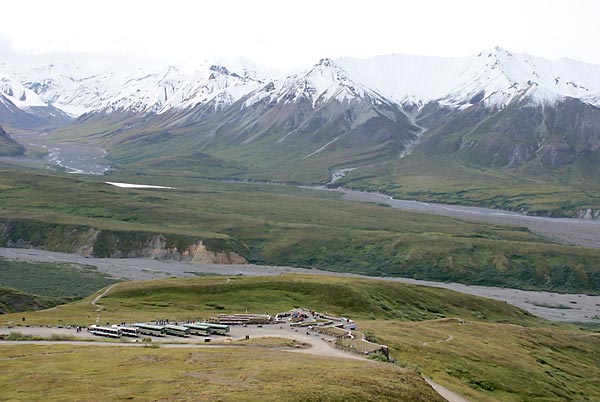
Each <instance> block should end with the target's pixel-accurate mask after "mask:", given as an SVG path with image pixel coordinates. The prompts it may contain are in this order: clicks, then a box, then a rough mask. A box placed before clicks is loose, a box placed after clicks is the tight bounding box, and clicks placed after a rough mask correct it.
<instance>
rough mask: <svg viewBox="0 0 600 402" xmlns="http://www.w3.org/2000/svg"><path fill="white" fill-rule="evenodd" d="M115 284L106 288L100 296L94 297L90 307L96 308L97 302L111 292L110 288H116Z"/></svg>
mask: <svg viewBox="0 0 600 402" xmlns="http://www.w3.org/2000/svg"><path fill="white" fill-rule="evenodd" d="M117 285H118V284H117V283H114V284H112V285H110V286H109V287H108V288H106V290H105V291H104V292H102V293H101V294H99V295H98V296H96V297H95V298H94V300H92V302H91V303H90V304H91V305H92V306H96V303H98V300H100V299H102V298H103V297H104V296H106V295H107V294H108V292H110V291H111V290H112V288H114V287H115V286H117ZM101 309H102V307H99V308H98V310H96V311H99V310H101Z"/></svg>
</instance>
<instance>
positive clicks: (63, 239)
mask: <svg viewBox="0 0 600 402" xmlns="http://www.w3.org/2000/svg"><path fill="white" fill-rule="evenodd" d="M0 247H19V248H40V249H45V250H50V251H61V252H67V253H77V254H80V255H84V256H88V257H104V258H105V257H112V258H155V259H159V260H175V261H186V262H190V263H197V264H246V263H248V261H247V260H246V259H245V258H244V257H243V256H242V254H243V252H244V251H245V248H244V247H243V246H241V245H239V244H238V243H237V242H235V241H232V240H230V239H212V238H210V239H198V238H197V237H193V236H185V235H175V234H166V235H165V234H161V233H149V232H129V231H112V230H103V229H98V228H93V227H90V226H85V225H69V224H59V223H49V222H39V221H33V220H25V219H23V220H20V219H3V220H0Z"/></svg>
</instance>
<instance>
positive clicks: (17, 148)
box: [0, 126, 25, 156]
mask: <svg viewBox="0 0 600 402" xmlns="http://www.w3.org/2000/svg"><path fill="white" fill-rule="evenodd" d="M24 152H25V148H23V147H22V146H21V144H19V143H18V142H16V141H15V140H13V139H12V137H11V136H10V135H8V133H7V132H6V131H4V129H3V128H2V126H0V156H15V155H22V154H23V153H24Z"/></svg>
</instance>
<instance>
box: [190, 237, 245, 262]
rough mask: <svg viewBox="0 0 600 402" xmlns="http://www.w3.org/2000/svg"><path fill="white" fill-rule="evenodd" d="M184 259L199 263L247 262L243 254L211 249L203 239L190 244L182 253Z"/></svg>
mask: <svg viewBox="0 0 600 402" xmlns="http://www.w3.org/2000/svg"><path fill="white" fill-rule="evenodd" d="M181 257H182V260H184V261H189V262H192V263H199V264H247V263H248V261H247V260H246V259H245V258H244V257H242V256H241V255H239V254H237V253H233V252H223V251H210V250H207V249H206V246H205V245H204V244H203V243H202V240H200V241H198V242H196V243H194V244H193V245H191V246H189V247H188V248H187V249H186V250H185V251H184V252H182V253H181Z"/></svg>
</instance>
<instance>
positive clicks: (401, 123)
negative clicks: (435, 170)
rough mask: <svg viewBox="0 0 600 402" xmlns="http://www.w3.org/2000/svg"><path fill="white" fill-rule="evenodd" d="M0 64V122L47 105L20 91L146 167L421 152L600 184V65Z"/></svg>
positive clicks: (126, 160) (335, 160)
mask: <svg viewBox="0 0 600 402" xmlns="http://www.w3.org/2000/svg"><path fill="white" fill-rule="evenodd" d="M2 69H4V70H6V69H8V70H11V69H12V70H11V71H12V72H11V74H12V76H14V77H18V82H17V84H18V85H21V87H22V88H17V84H14V85H12V88H16V89H17V90H15V89H13V90H12V92H11V93H12V94H11V100H8V101H7V102H5V104H6V105H7V106H6V107H5V110H4V112H3V111H2V109H1V108H0V122H3V120H1V119H7V118H8V117H6V116H8V115H9V114H10V115H11V116H13V115H15V116H16V115H18V114H19V113H21V112H23V111H24V110H25V109H27V108H29V110H30V109H32V108H33V107H38V106H33V105H25V106H23V105H21V104H19V102H21V101H20V100H19V99H20V98H21V96H20V95H15V94H16V93H17V92H18V93H19V94H25V98H26V99H28V102H34V101H35V102H38V103H40V105H42V104H43V105H45V106H39V107H46V108H49V107H57V108H62V110H64V111H66V112H69V113H72V114H78V113H83V112H85V114H83V115H81V116H80V117H79V118H78V119H77V121H75V122H74V123H72V124H70V125H68V126H66V127H64V128H62V129H60V130H58V131H57V132H55V133H54V134H52V135H53V136H54V137H55V138H60V139H61V140H76V141H88V142H94V143H97V144H99V145H102V146H103V147H105V148H107V149H108V150H109V151H110V153H111V158H112V159H113V161H114V162H116V163H118V164H121V165H128V164H129V165H134V166H135V167H136V168H139V169H143V168H150V167H151V168H152V169H158V170H163V169H166V170H170V169H175V170H189V171H194V172H195V173H202V172H204V174H206V175H210V176H213V175H217V176H245V177H253V178H265V179H284V180H300V181H320V182H325V181H327V180H328V179H329V176H330V175H331V174H332V173H333V172H335V171H337V170H340V169H350V168H352V169H353V168H359V169H358V170H356V171H353V172H354V173H353V174H352V175H350V176H349V177H350V178H352V177H356V176H357V175H361V169H362V170H363V171H364V170H368V171H369V172H371V173H370V174H372V175H374V176H379V175H381V174H383V173H382V171H384V170H386V169H387V166H386V164H389V163H391V164H392V165H396V163H397V162H398V161H400V164H402V163H404V162H403V161H404V160H407V159H410V154H411V153H412V152H417V153H419V154H420V155H427V157H429V158H437V159H438V160H439V159H444V158H446V159H448V160H451V161H452V164H453V165H455V166H457V167H459V166H465V167H468V168H469V169H475V170H476V169H488V170H489V169H492V170H493V171H494V172H495V173H494V174H498V175H506V177H512V176H511V175H521V176H528V177H535V178H542V179H543V180H546V181H550V182H551V181H553V180H571V179H572V178H575V179H577V180H580V181H583V182H590V183H598V181H597V177H599V176H598V175H597V174H595V172H596V171H597V170H598V168H597V166H598V165H600V163H598V162H600V161H598V155H597V148H598V145H599V144H600V129H599V124H600V112H599V110H600V109H599V106H600V66H596V65H591V64H586V63H582V62H578V61H574V60H569V59H559V60H546V59H543V58H540V57H535V56H530V55H526V54H517V53H512V52H510V51H507V50H504V49H501V48H494V49H488V50H484V51H482V52H480V53H479V54H476V55H472V56H467V57H460V58H437V57H426V56H407V55H397V54H393V55H387V56H378V57H374V58H371V59H365V60H358V59H352V58H342V59H338V60H330V59H323V60H321V61H320V62H318V63H316V64H315V65H313V66H310V67H309V68H307V69H306V70H304V71H301V72H297V73H295V74H291V75H287V76H286V74H285V73H284V72H281V71H275V70H271V69H268V68H266V67H262V66H259V65H256V64H253V63H251V62H248V61H246V60H241V59H237V60H217V59H211V60H206V61H205V62H202V63H199V64H193V65H180V66H155V67H152V66H149V67H144V68H137V69H135V68H134V69H132V68H125V69H114V70H110V69H107V67H95V66H87V65H75V64H62V65H59V64H50V65H47V66H44V67H34V68H29V69H26V68H21V69H18V68H16V67H14V66H13V67H10V66H7V65H5V64H3V65H0V70H2ZM13 81H14V80H13ZM9 92H10V91H6V90H5V91H4V93H5V94H8V93H9ZM5 98H6V96H5ZM6 99H8V98H6ZM11 102H12V103H11ZM15 102H16V103H15ZM9 108H10V109H9ZM2 113H4V114H2ZM27 113H28V114H27V116H29V115H30V114H29V112H27ZM31 124H33V123H31ZM184 160H185V161H186V163H181V161H184ZM220 167H222V168H223V169H222V172H219V168H220ZM373 167H375V168H373ZM362 177H363V178H364V174H363V175H362ZM392 179H393V178H392Z"/></svg>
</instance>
